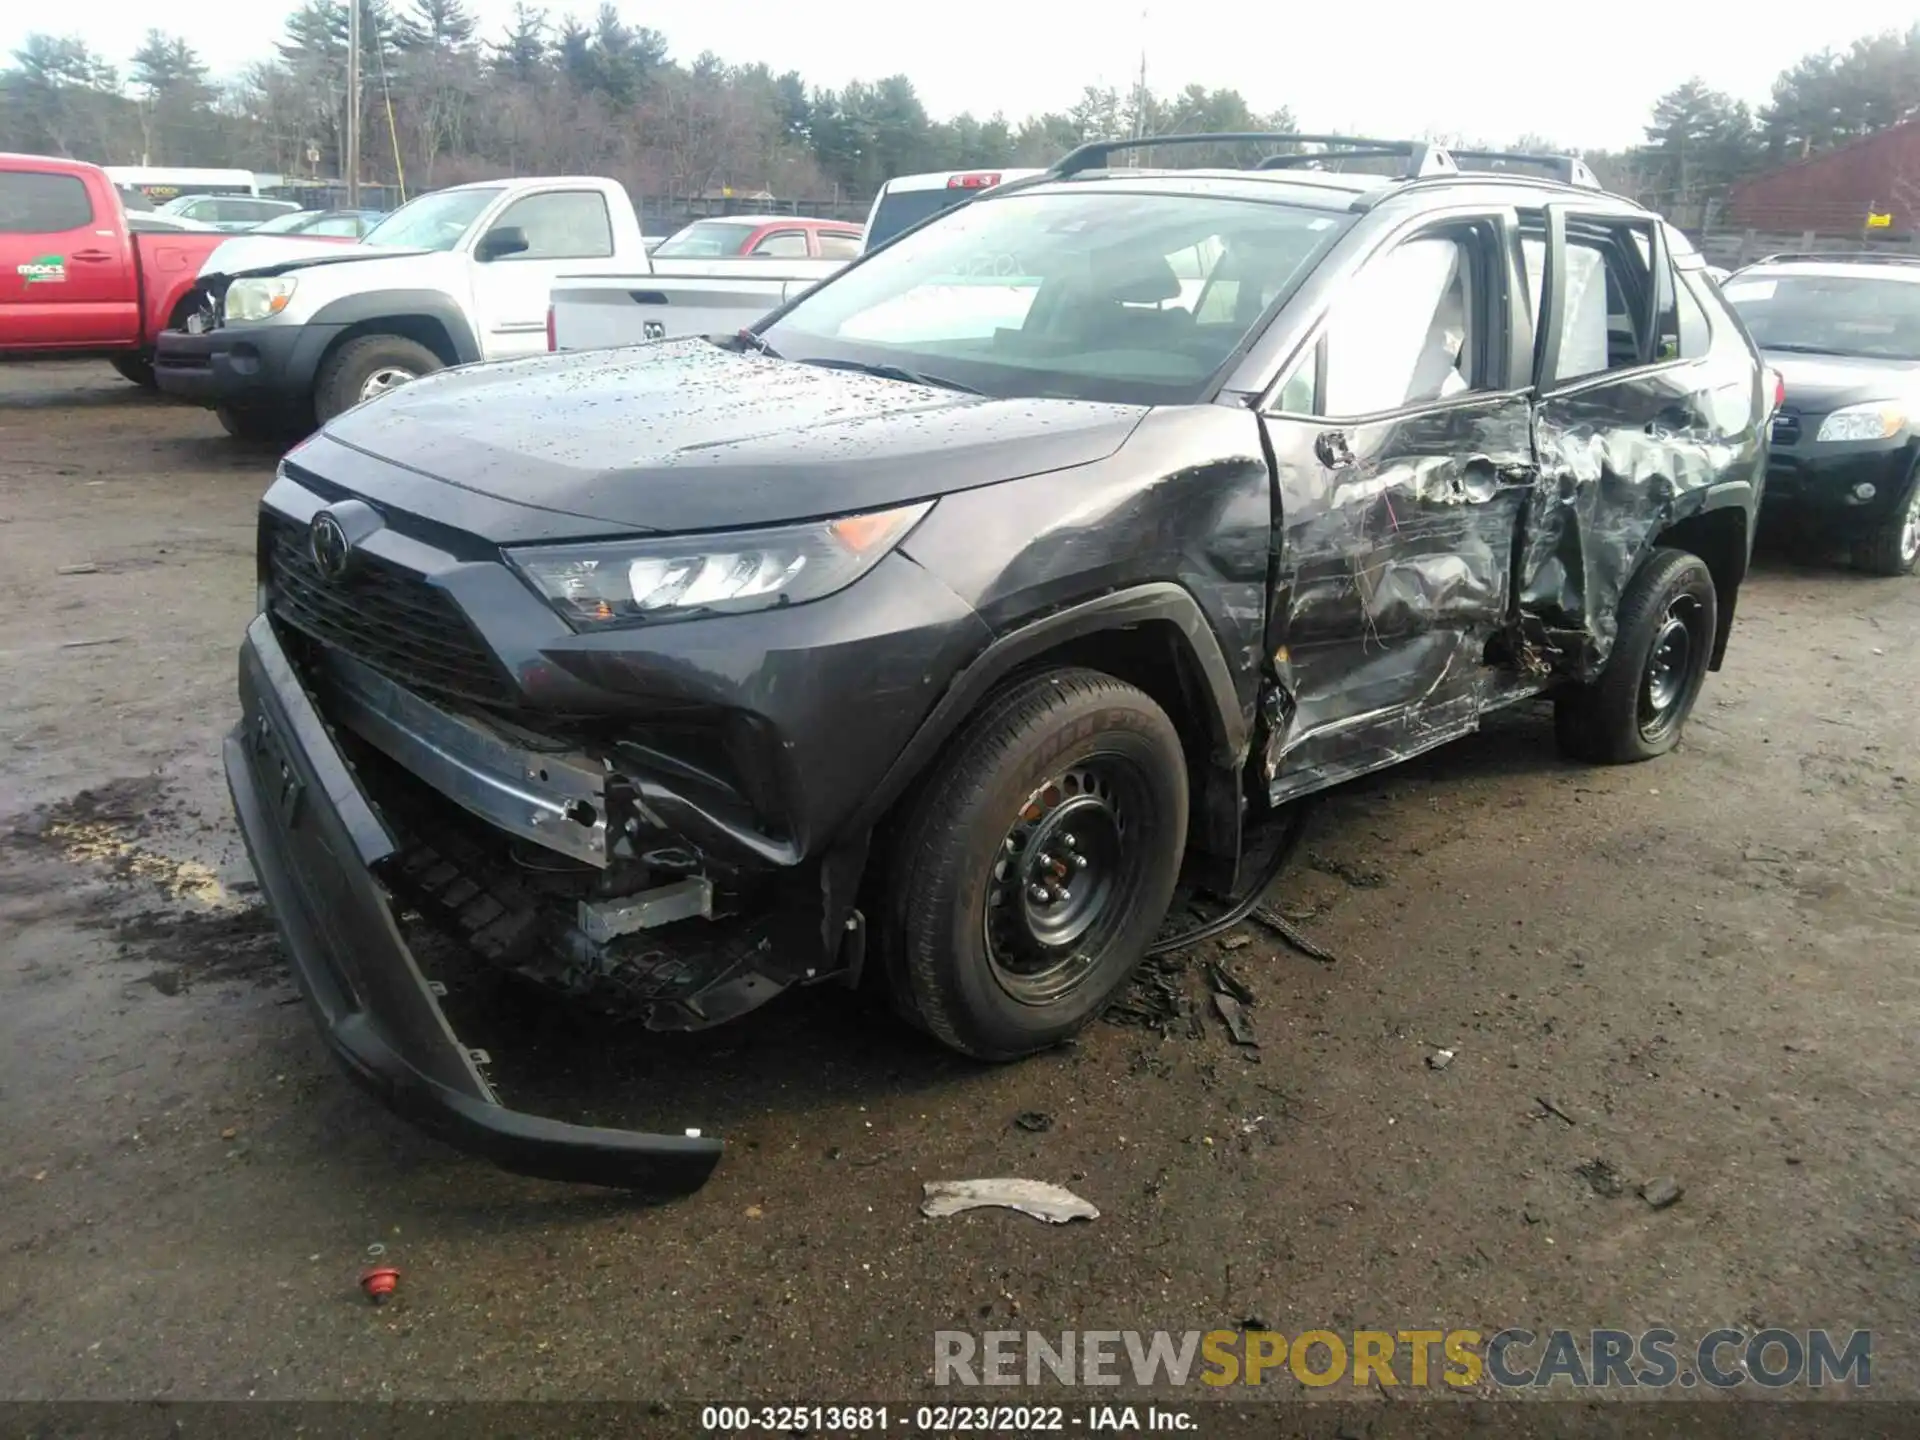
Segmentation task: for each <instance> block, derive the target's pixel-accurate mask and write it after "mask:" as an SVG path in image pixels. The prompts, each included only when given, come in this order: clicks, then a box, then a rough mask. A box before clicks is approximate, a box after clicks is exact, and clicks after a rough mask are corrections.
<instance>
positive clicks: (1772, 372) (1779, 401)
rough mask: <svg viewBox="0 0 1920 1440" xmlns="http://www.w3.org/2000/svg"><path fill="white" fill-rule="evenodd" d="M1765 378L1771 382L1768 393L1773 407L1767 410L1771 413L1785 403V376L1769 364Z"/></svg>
mask: <svg viewBox="0 0 1920 1440" xmlns="http://www.w3.org/2000/svg"><path fill="white" fill-rule="evenodd" d="M1767 378H1768V379H1769V380H1771V381H1772V382H1773V384H1772V385H1771V386H1770V387H1769V389H1768V393H1769V394H1771V395H1772V397H1773V409H1772V410H1769V411H1768V412H1767V413H1768V414H1769V415H1771V414H1772V413H1773V412H1774V411H1775V410H1778V409H1779V408H1780V407H1781V406H1782V405H1785V404H1786V403H1787V377H1786V376H1784V375H1782V374H1781V373H1780V372H1779V371H1778V370H1776V369H1774V368H1773V367H1772V366H1771V365H1769V366H1768V367H1767Z"/></svg>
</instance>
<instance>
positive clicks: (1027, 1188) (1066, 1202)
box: [920, 1179, 1100, 1225]
mask: <svg viewBox="0 0 1920 1440" xmlns="http://www.w3.org/2000/svg"><path fill="white" fill-rule="evenodd" d="M921 1189H922V1190H923V1191H924V1192H925V1198H924V1199H923V1200H922V1201H921V1202H920V1213H921V1214H922V1215H925V1216H927V1217H928V1218H929V1219H933V1220H939V1219H942V1218H944V1217H946V1216H948V1215H958V1214H960V1213H961V1212H962V1211H965V1210H980V1209H1002V1210H1018V1211H1019V1212H1020V1213H1021V1214H1022V1215H1031V1216H1032V1217H1033V1218H1034V1219H1036V1220H1045V1221H1046V1222H1047V1223H1048V1224H1050V1225H1065V1224H1066V1223H1067V1222H1068V1221H1070V1220H1098V1219H1099V1218H1100V1212H1099V1211H1098V1210H1097V1209H1095V1208H1094V1207H1093V1206H1092V1205H1090V1204H1088V1203H1087V1202H1086V1201H1085V1200H1082V1199H1081V1198H1080V1197H1079V1196H1078V1195H1076V1194H1074V1193H1073V1192H1072V1191H1071V1190H1069V1189H1067V1188H1066V1187H1065V1186H1062V1185H1054V1184H1052V1183H1050V1182H1048V1181H1045V1180H1017V1179H997V1180H929V1181H927V1182H926V1183H925V1184H924V1185H923V1186H922V1187H921Z"/></svg>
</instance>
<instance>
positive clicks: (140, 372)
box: [107, 355, 160, 390]
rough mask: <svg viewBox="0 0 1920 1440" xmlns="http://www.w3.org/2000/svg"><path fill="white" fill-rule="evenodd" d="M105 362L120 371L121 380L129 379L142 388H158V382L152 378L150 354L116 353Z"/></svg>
mask: <svg viewBox="0 0 1920 1440" xmlns="http://www.w3.org/2000/svg"><path fill="white" fill-rule="evenodd" d="M107 363H109V364H110V365H112V366H113V368H114V369H116V370H118V371H119V372H120V378H121V379H122V380H131V381H132V382H133V383H134V384H136V385H138V386H139V387H140V388H141V389H142V390H158V389H159V388H160V382H159V381H158V380H157V379H155V378H154V374H153V357H152V356H151V355H116V356H114V357H113V359H112V360H110V361H108V362H107Z"/></svg>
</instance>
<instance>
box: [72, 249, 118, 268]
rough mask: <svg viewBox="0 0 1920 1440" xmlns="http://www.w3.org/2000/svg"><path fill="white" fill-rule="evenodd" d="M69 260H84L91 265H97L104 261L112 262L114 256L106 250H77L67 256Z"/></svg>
mask: <svg viewBox="0 0 1920 1440" xmlns="http://www.w3.org/2000/svg"><path fill="white" fill-rule="evenodd" d="M67 258H68V259H69V260H84V261H86V262H87V263H88V264H89V265H97V264H99V263H100V262H101V261H102V260H111V259H113V256H112V255H111V254H110V253H108V252H107V251H105V250H76V251H74V252H73V253H72V254H71V255H69V256H67Z"/></svg>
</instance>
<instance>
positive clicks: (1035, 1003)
mask: <svg viewBox="0 0 1920 1440" xmlns="http://www.w3.org/2000/svg"><path fill="white" fill-rule="evenodd" d="M1069 827H1071V828H1069ZM1076 832H1080V834H1082V835H1084V838H1077V837H1076ZM1186 834H1187V770H1186V758H1185V755H1184V753H1183V752H1182V750H1181V748H1180V737H1179V735H1178V733H1177V732H1176V731H1175V730H1174V728H1173V722H1172V721H1171V720H1169V719H1168V718H1167V715H1166V712H1165V711H1163V710H1162V709H1161V708H1160V707H1159V706H1158V705H1156V704H1155V703H1154V702H1153V700H1152V699H1151V698H1149V697H1148V696H1147V695H1145V694H1144V693H1142V692H1141V691H1139V690H1137V689H1135V688H1134V687H1133V686H1131V685H1127V684H1124V683H1122V682H1121V681H1119V680H1116V679H1114V678H1113V677H1112V676H1109V675H1103V674H1101V673H1099V672H1098V671H1093V670H1081V669H1060V670H1051V671H1047V672H1045V673H1043V674H1038V675H1033V676H1030V677H1028V678H1026V679H1024V680H1021V681H1018V682H1016V683H1014V684H1012V685H1009V686H1008V687H1007V688H1006V689H1005V690H1003V691H1001V692H1000V693H999V694H998V695H996V696H994V697H993V698H992V699H990V700H989V701H988V702H987V704H986V705H985V706H984V707H983V708H982V709H981V711H980V713H979V714H978V715H976V716H975V717H974V718H973V720H972V721H970V722H969V724H968V725H967V727H966V728H965V730H963V731H962V732H961V734H960V736H959V738H958V739H957V740H956V742H955V743H954V744H953V746H952V747H951V748H950V749H949V750H948V751H947V753H946V755H945V757H944V758H943V759H942V760H941V761H940V762H939V764H938V765H937V767H936V768H935V770H934V771H933V773H932V774H931V775H930V777H929V779H928V781H927V783H926V784H925V785H924V786H922V787H921V789H920V792H919V794H918V796H917V799H916V801H915V803H914V804H913V805H912V807H911V809H910V811H909V814H908V818H907V820H906V823H905V824H904V826H903V827H902V829H901V832H900V843H899V849H898V851H897V854H898V855H899V857H900V858H899V860H898V861H897V862H896V864H895V866H894V869H893V872H892V875H891V877H890V878H891V902H890V903H891V909H892V914H891V917H890V919H891V921H892V924H891V925H890V927H889V928H890V930H891V932H892V933H891V936H890V937H889V938H890V940H891V942H892V945H893V946H895V947H897V952H898V953H897V956H896V959H897V965H896V967H895V970H894V974H895V976H896V983H897V984H899V985H901V986H902V987H903V989H904V991H905V993H904V994H902V995H901V996H900V997H899V1002H900V1009H901V1011H902V1013H903V1014H904V1015H905V1016H906V1017H907V1018H908V1019H910V1020H912V1021H913V1022H914V1023H917V1024H919V1025H920V1026H922V1027H923V1028H925V1029H926V1030H928V1031H929V1032H931V1033H932V1034H933V1035H934V1036H935V1037H937V1038H938V1039H940V1040H941V1041H943V1042H944V1043H946V1044H947V1045H949V1046H951V1047H952V1048H953V1049H955V1050H958V1051H960V1052H961V1053H962V1054H966V1055H971V1056H974V1057H976V1058H978V1059H982V1060H1012V1059H1016V1058H1018V1057H1019V1056H1022V1055H1029V1054H1032V1053H1033V1052H1035V1051H1037V1050H1044V1049H1046V1048H1047V1047H1048V1046H1050V1045H1055V1044H1058V1043H1059V1042H1060V1041H1061V1040H1064V1039H1065V1038H1066V1037H1067V1036H1069V1035H1071V1034H1073V1033H1074V1032H1075V1031H1077V1030H1079V1029H1081V1028H1082V1027H1083V1026H1085V1025H1087V1024H1088V1023H1090V1022H1091V1021H1092V1020H1094V1019H1095V1018H1096V1017H1098V1016H1099V1014H1100V1013H1101V1012H1102V1011H1103V1010H1104V1009H1106V1007H1107V1004H1108V1002H1109V1001H1111V999H1112V998H1113V996H1114V994H1115V992H1117V991H1118V990H1119V989H1120V987H1121V986H1123V985H1125V984H1126V983H1127V980H1128V978H1129V977H1130V976H1131V975H1132V974H1133V971H1134V968H1135V966H1137V965H1138V964H1139V962H1140V959H1141V957H1142V956H1143V955H1144V954H1145V952H1146V948H1147V945H1148V944H1149V943H1150V942H1151V941H1152V939H1153V936H1154V934H1155V932H1156V931H1157V930H1158V929H1159V926H1160V922H1161V920H1162V919H1163V918H1164V917H1165V915H1166V911H1167V906H1168V904H1169V903H1170V902H1171V900H1172V898H1173V887H1174V882H1175V880H1176V879H1177V877H1178V875H1179V872H1180V861H1181V858H1182V855H1183V853H1184V851H1185V848H1186ZM1016 842H1020V843H1021V848H1018V849H1016V848H1014V847H1015V844H1016ZM1055 852H1057V856H1056V854H1055ZM1022 856H1026V857H1029V859H1028V860H1027V861H1026V862H1024V863H1023V862H1022V861H1021V857H1022ZM1043 856H1044V857H1048V860H1049V861H1051V862H1052V863H1051V864H1048V863H1047V861H1043V860H1042V857H1043ZM1076 857H1078V858H1076ZM1009 859H1010V860H1011V861H1012V863H1011V864H1009V863H1007V861H1008V860H1009ZM1067 862H1072V863H1071V866H1070V865H1069V864H1068V863H1067ZM1072 867H1079V868H1072ZM1028 868H1033V870H1034V875H1033V876H1032V877H1029V878H1033V879H1035V880H1037V879H1038V877H1039V876H1040V875H1041V874H1045V875H1047V876H1048V877H1051V879H1052V883H1053V884H1054V885H1055V886H1056V887H1057V888H1056V889H1054V890H1053V891H1052V892H1051V898H1049V899H1047V900H1045V901H1043V902H1042V903H1040V904H1037V905H1036V904H1034V903H1032V902H1031V899H1030V896H1031V889H1030V886H1029V884H1028V879H1025V878H1021V877H1022V875H1023V872H1024V871H1025V870H1026V869H1028ZM1064 877H1075V878H1064ZM1081 877H1084V878H1081ZM1076 884H1078V885H1082V886H1084V888H1083V889H1081V890H1080V893H1079V894H1078V895H1077V896H1075V895H1074V894H1073V893H1072V891H1073V888H1074V887H1075V886H1076ZM1038 888H1039V889H1040V890H1041V891H1042V892H1047V887H1046V886H1044V885H1042V886H1039V887H1038ZM996 901H997V903H995V902H996ZM990 907H991V910H992V915H993V918H992V919H990V918H989V909H990ZM1036 917H1037V918H1036ZM1075 926H1079V927H1080V928H1078V929H1075ZM1049 936H1051V937H1054V939H1055V940H1056V941H1057V943H1048V941H1047V937H1049Z"/></svg>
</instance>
